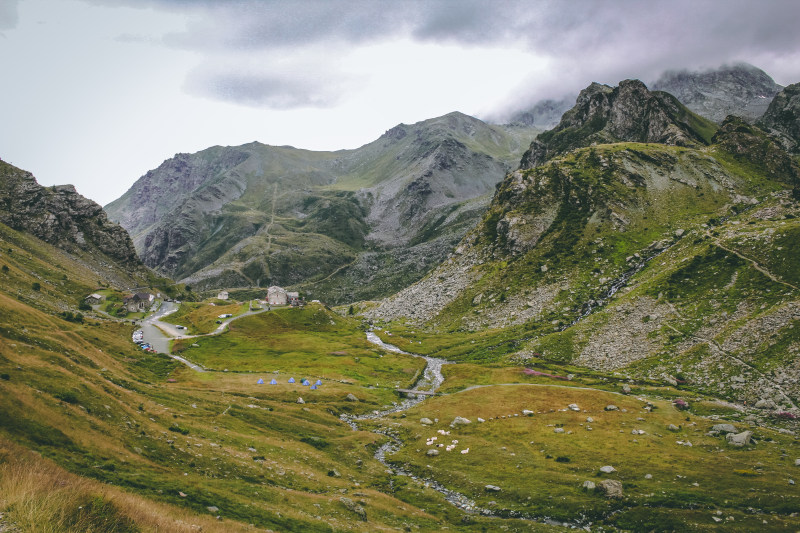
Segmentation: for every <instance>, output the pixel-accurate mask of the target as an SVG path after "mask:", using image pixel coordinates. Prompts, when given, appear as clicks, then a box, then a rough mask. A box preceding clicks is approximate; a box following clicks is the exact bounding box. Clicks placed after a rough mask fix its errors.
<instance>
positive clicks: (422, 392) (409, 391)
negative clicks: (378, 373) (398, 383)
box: [395, 389, 436, 396]
mask: <svg viewBox="0 0 800 533" xmlns="http://www.w3.org/2000/svg"><path fill="white" fill-rule="evenodd" d="M395 391H397V392H402V393H404V394H421V395H423V396H435V395H436V393H435V392H433V391H429V390H409V389H395Z"/></svg>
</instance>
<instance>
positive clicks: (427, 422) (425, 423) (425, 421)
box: [419, 417, 433, 426]
mask: <svg viewBox="0 0 800 533" xmlns="http://www.w3.org/2000/svg"><path fill="white" fill-rule="evenodd" d="M419 423H420V424H422V425H423V426H430V425H433V420H431V419H430V418H425V417H422V418H420V419H419Z"/></svg>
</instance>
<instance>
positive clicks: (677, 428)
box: [667, 424, 681, 431]
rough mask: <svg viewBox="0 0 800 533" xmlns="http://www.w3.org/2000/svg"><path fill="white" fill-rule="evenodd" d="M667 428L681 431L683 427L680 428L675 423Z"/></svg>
mask: <svg viewBox="0 0 800 533" xmlns="http://www.w3.org/2000/svg"><path fill="white" fill-rule="evenodd" d="M667 429H668V430H670V431H680V429H681V428H679V427H678V426H676V425H675V424H670V425H668V426H667Z"/></svg>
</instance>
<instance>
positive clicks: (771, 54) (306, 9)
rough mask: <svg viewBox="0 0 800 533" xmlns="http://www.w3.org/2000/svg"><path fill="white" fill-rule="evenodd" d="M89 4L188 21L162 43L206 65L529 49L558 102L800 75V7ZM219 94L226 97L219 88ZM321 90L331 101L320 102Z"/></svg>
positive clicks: (271, 86)
mask: <svg viewBox="0 0 800 533" xmlns="http://www.w3.org/2000/svg"><path fill="white" fill-rule="evenodd" d="M87 1H90V2H92V3H95V4H102V5H107V6H118V5H127V6H129V7H149V8H154V9H162V10H168V11H172V12H178V13H185V14H187V15H188V16H187V27H186V30H185V31H182V32H180V33H174V34H171V35H168V36H166V37H165V43H166V44H168V45H170V46H174V47H179V48H184V49H189V50H194V51H198V52H200V53H202V54H207V55H210V56H213V55H215V54H216V55H220V54H230V55H234V56H235V55H237V54H252V53H254V52H257V53H271V54H278V55H279V54H283V53H291V52H292V51H293V50H296V49H298V48H303V47H308V46H318V45H320V43H333V44H335V45H336V46H339V47H347V46H359V45H364V44H369V43H374V42H380V41H390V40H393V39H398V38H410V39H412V40H415V41H418V42H440V43H446V44H459V45H464V46H467V47H470V46H475V47H477V46H513V47H521V48H523V49H527V50H528V51H530V52H532V53H533V54H536V55H538V56H546V57H548V58H550V60H551V64H552V65H553V68H554V69H557V70H558V71H557V72H552V73H550V77H549V78H547V79H539V80H537V83H534V84H533V85H532V86H535V87H537V90H540V91H545V92H549V93H551V95H552V96H555V95H556V93H558V92H559V91H561V92H562V93H563V92H564V91H575V90H577V89H579V88H581V87H582V86H585V85H587V84H588V83H589V82H590V81H593V80H597V81H604V82H607V83H616V82H617V81H619V80H620V79H623V78H625V77H639V78H642V79H645V80H648V79H653V78H655V77H656V76H657V75H658V74H659V73H660V72H662V71H663V70H665V69H670V68H671V69H677V68H684V67H687V68H698V67H703V66H709V67H714V66H718V65H720V64H722V63H725V62H730V61H735V60H748V59H749V58H760V59H761V60H764V61H767V62H768V63H770V64H771V65H772V66H773V67H776V68H778V69H781V68H785V70H786V71H787V72H774V71H773V72H770V74H773V75H784V74H785V75H787V76H788V75H794V76H798V72H797V69H798V68H800V67H795V66H794V64H795V63H796V62H791V61H787V60H785V59H786V58H792V57H795V56H796V54H797V53H798V52H797V51H798V50H800V32H798V31H797V24H796V21H797V20H800V2H796V1H795V0H765V1H761V2H758V3H755V2H751V1H749V0H747V1H746V0H726V1H697V0H693V1H689V0H669V1H667V0H663V1H633V0H627V1H626V0H619V1H610V0H573V1H569V2H567V1H545V2H531V1H526V0H483V1H478V0H438V1H437V0H405V1H402V0H394V1H375V0H344V1H339V2H336V1H331V0H292V1H288V0H284V1H280V0H272V1H270V0H263V1H261V0H232V1H227V2H218V1H211V0H135V1H134V0H87ZM782 58H783V59H784V61H782ZM750 60H751V61H752V59H750ZM321 61H324V60H321ZM784 64H786V65H788V66H785V67H782V66H781V65H784ZM234 65H235V63H234ZM757 66H758V65H757ZM201 68H202V67H201ZM519 68H520V69H521V70H523V71H524V70H525V69H526V66H525V65H524V64H523V65H519ZM226 78H227V79H226ZM204 79H205V80H206V81H208V82H209V83H212V84H213V87H209V90H208V91H206V93H208V94H214V95H216V97H218V98H222V99H226V100H231V101H239V102H242V103H247V104H250V105H254V103H258V104H255V105H274V104H272V102H275V101H278V102H280V101H284V100H286V99H285V98H284V95H286V94H287V93H291V94H294V95H295V96H296V98H295V100H296V101H297V102H303V101H308V102H334V101H336V98H335V95H334V94H332V92H331V91H333V90H335V88H330V87H325V86H324V85H322V84H319V83H316V82H315V80H313V79H311V78H305V79H300V80H296V79H292V78H291V77H289V76H276V77H264V76H263V75H261V74H257V75H256V76H255V77H253V79H248V76H247V75H242V74H241V73H240V72H237V71H236V70H235V69H234V68H231V69H229V70H228V71H227V72H226V71H225V69H224V68H218V69H216V72H215V74H214V75H213V76H206V77H204V76H202V75H200V74H197V73H196V75H195V83H192V84H190V85H192V86H195V85H196V84H199V83H202V80H204ZM282 83H286V84H287V85H286V86H282ZM219 86H222V87H224V88H225V89H224V90H216V89H215V87H219ZM320 89H325V90H326V91H327V92H326V93H325V94H320V93H318V91H319V90H320ZM304 93H305V94H304ZM289 100H291V98H289ZM320 105H325V104H324V103H322V104H320Z"/></svg>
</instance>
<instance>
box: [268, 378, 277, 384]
mask: <svg viewBox="0 0 800 533" xmlns="http://www.w3.org/2000/svg"><path fill="white" fill-rule="evenodd" d="M269 384H270V385H277V384H278V382H277V381H275V379H273V380H272V381H270V382H269Z"/></svg>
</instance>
